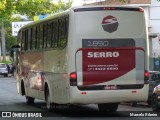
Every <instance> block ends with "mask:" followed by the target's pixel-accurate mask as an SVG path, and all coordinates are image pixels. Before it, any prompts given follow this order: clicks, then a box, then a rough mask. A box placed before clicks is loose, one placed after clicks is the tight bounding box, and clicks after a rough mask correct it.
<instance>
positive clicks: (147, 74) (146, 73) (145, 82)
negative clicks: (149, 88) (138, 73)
mask: <svg viewBox="0 0 160 120" xmlns="http://www.w3.org/2000/svg"><path fill="white" fill-rule="evenodd" d="M148 80H149V72H148V71H147V70H146V71H145V73H144V84H148Z"/></svg>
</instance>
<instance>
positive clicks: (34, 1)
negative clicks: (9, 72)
mask: <svg viewBox="0 0 160 120" xmlns="http://www.w3.org/2000/svg"><path fill="white" fill-rule="evenodd" d="M51 1H52V0H0V28H1V35H0V36H1V45H2V51H3V53H2V55H3V58H4V59H3V60H4V62H5V61H6V51H7V53H8V52H9V55H10V56H12V50H11V46H13V45H14V44H16V37H13V36H12V30H11V24H12V22H13V21H14V22H16V21H22V20H21V18H14V19H13V18H12V16H13V15H14V14H21V15H27V16H28V17H29V20H33V17H34V16H35V15H37V14H40V13H41V14H46V13H48V14H53V13H56V12H58V11H59V10H65V9H68V8H69V7H71V4H72V0H69V1H68V3H63V2H62V0H59V2H58V3H57V4H55V3H53V2H51Z"/></svg>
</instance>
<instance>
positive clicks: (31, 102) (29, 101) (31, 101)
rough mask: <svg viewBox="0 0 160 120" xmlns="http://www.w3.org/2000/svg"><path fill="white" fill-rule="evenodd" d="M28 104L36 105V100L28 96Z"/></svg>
mask: <svg viewBox="0 0 160 120" xmlns="http://www.w3.org/2000/svg"><path fill="white" fill-rule="evenodd" d="M26 103H27V104H29V105H32V104H34V98H32V97H28V96H26Z"/></svg>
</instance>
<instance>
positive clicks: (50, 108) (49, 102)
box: [45, 87, 53, 110]
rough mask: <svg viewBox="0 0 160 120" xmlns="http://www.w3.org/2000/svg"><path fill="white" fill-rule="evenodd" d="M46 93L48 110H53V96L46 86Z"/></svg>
mask: <svg viewBox="0 0 160 120" xmlns="http://www.w3.org/2000/svg"><path fill="white" fill-rule="evenodd" d="M45 94H46V95H45V96H46V107H47V109H48V110H52V108H53V106H52V103H51V96H50V93H49V88H48V87H47V88H46V92H45Z"/></svg>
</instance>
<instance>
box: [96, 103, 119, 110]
mask: <svg viewBox="0 0 160 120" xmlns="http://www.w3.org/2000/svg"><path fill="white" fill-rule="evenodd" d="M98 109H99V110H100V111H108V112H115V111H116V110H117V109H118V103H105V104H98Z"/></svg>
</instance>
